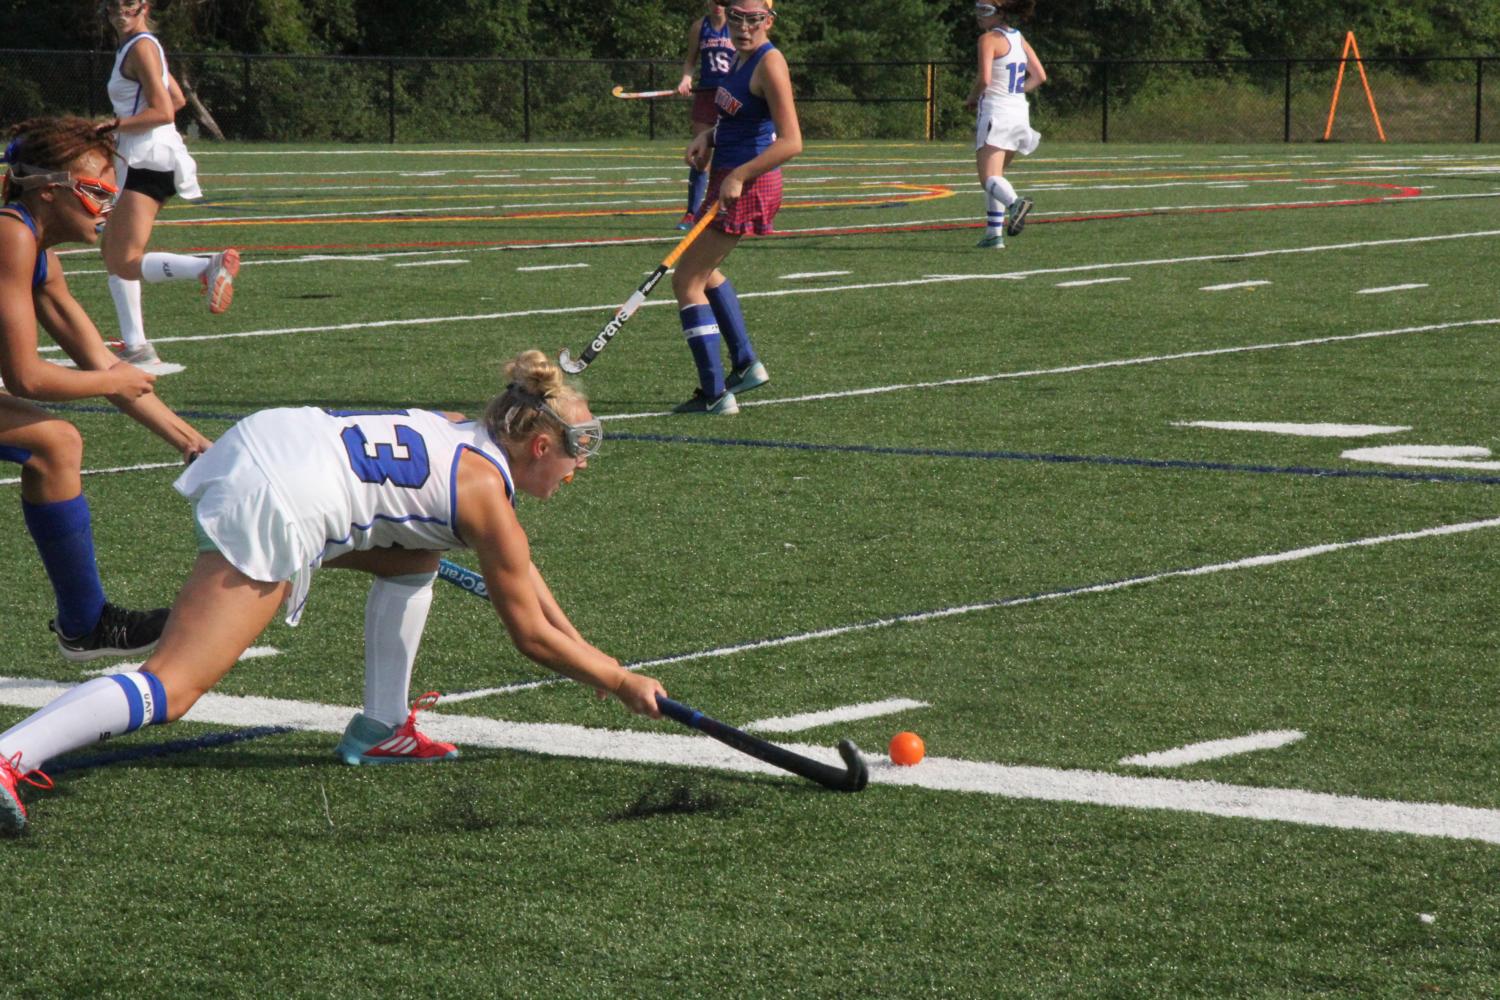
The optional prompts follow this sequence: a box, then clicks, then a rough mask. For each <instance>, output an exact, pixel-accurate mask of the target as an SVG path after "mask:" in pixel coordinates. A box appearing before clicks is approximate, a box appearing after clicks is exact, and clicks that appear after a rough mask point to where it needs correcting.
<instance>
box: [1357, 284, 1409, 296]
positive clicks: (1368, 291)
mask: <svg viewBox="0 0 1500 1000" xmlns="http://www.w3.org/2000/svg"><path fill="white" fill-rule="evenodd" d="M1426 287H1427V286H1426V285H1384V286H1382V287H1380V288H1361V289H1360V290H1359V291H1357V292H1355V293H1354V294H1355V295H1384V294H1385V293H1386V292H1409V291H1411V290H1412V289H1415V288H1426Z"/></svg>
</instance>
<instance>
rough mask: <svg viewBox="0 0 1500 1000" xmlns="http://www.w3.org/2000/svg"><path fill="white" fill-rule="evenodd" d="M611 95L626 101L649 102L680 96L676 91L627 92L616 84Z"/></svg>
mask: <svg viewBox="0 0 1500 1000" xmlns="http://www.w3.org/2000/svg"><path fill="white" fill-rule="evenodd" d="M610 93H611V94H613V95H614V96H615V97H618V98H620V99H621V100H625V101H649V100H651V99H652V98H656V97H677V96H679V95H678V93H677V91H675V90H626V89H625V88H624V87H622V86H620V85H619V84H615V89H614V90H611V91H610Z"/></svg>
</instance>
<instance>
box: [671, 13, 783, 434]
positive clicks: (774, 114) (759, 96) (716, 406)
mask: <svg viewBox="0 0 1500 1000" xmlns="http://www.w3.org/2000/svg"><path fill="white" fill-rule="evenodd" d="M771 4H772V0H737V2H736V3H735V5H734V6H732V7H730V8H729V10H728V12H727V13H726V17H727V19H728V23H729V37H730V40H731V41H733V42H734V50H735V61H734V63H733V65H732V66H731V67H730V70H729V74H728V76H726V77H725V78H724V80H723V82H722V83H720V84H719V89H718V91H717V92H716V93H715V95H714V103H715V104H716V105H717V106H718V109H719V121H718V124H717V125H716V126H715V127H714V129H713V131H711V132H704V133H702V134H701V135H698V136H695V137H694V138H693V142H692V145H690V146H688V150H687V157H686V159H687V162H688V166H690V167H696V168H698V169H702V168H703V167H704V166H705V165H709V164H710V163H711V164H712V169H711V170H710V172H709V178H708V194H707V195H706V196H705V197H704V202H703V203H704V204H705V205H708V204H711V203H713V202H714V201H717V202H718V203H719V214H718V215H717V216H716V217H715V218H714V221H713V222H711V223H709V227H708V229H707V230H705V231H704V233H703V234H702V235H701V236H699V237H698V239H697V240H695V241H694V242H693V244H692V245H691V246H689V247H688V248H687V250H686V251H685V252H684V253H683V255H682V258H681V259H680V260H678V262H677V270H675V271H673V272H672V291H673V292H674V293H676V295H677V308H678V314H679V317H680V318H681V320H682V332H683V334H684V335H685V336H686V337H687V342H688V347H689V348H690V349H691V350H692V352H693V362H694V364H695V365H697V368H698V388H697V390H695V391H694V393H693V396H692V398H691V399H689V400H688V401H687V402H685V403H683V404H682V405H680V406H678V407H677V408H676V410H675V412H677V413H709V414H717V415H728V414H732V413H738V412H739V409H740V408H739V404H738V402H736V400H735V393H736V392H749V391H750V390H751V389H757V388H759V387H760V386H763V385H765V384H766V383H767V382H769V381H770V380H771V377H770V375H768V374H767V373H766V366H765V365H763V364H762V363H761V362H760V359H759V358H757V357H756V354H755V348H754V347H752V346H751V344H750V334H749V332H748V331H747V330H746V328H745V316H744V314H743V313H742V312H741V311H740V300H739V297H738V296H737V295H735V293H734V286H733V285H731V284H730V283H729V279H728V278H726V277H724V274H723V272H722V271H720V270H719V265H720V264H721V263H723V261H724V258H725V257H727V256H729V251H731V250H733V249H734V248H735V247H736V246H737V245H738V244H739V242H740V237H741V236H744V235H746V234H747V233H754V234H763V233H769V232H772V231H773V230H772V225H771V223H772V220H773V219H775V218H776V211H777V209H779V208H780V207H781V165H782V164H783V163H785V162H787V161H788V160H790V159H791V158H792V157H794V156H796V155H797V154H798V153H800V152H802V127H801V126H800V125H799V124H798V122H797V107H796V104H795V103H794V102H793V99H792V79H791V76H790V74H788V72H787V68H786V58H785V57H784V56H783V55H782V54H781V53H780V52H778V51H777V50H776V46H774V45H772V44H771V43H770V41H768V40H767V35H768V34H769V33H770V30H771V24H772V22H773V21H774V20H775V18H776V14H775V12H774V11H773V10H772V9H771ZM699 214H700V215H701V214H702V209H701V208H700V212H699ZM721 340H722V341H723V342H725V343H726V344H727V346H728V347H729V360H730V365H731V368H730V372H729V375H728V376H727V377H726V376H725V374H724V362H723V360H722V358H720V356H719V345H720V341H721Z"/></svg>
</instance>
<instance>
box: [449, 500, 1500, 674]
mask: <svg viewBox="0 0 1500 1000" xmlns="http://www.w3.org/2000/svg"><path fill="white" fill-rule="evenodd" d="M1496 527H1500V518H1490V519H1488V520H1484V521H1464V522H1461V523H1458V524H1442V525H1438V526H1437V527H1433V528H1422V529H1419V530H1417V531H1404V532H1401V533H1399V534H1394V535H1373V536H1370V537H1368V538H1356V539H1354V540H1353V541H1349V542H1328V543H1326V544H1323V545H1312V546H1308V547H1306V548H1300V549H1287V550H1285V551H1282V552H1269V553H1266V554H1265V555H1259V556H1247V557H1245V558H1243V559H1234V560H1231V561H1229V562H1218V563H1209V564H1207V565H1204V566H1194V567H1190V568H1188V569H1174V570H1165V571H1163V572H1161V573H1151V574H1148V575H1146V576H1135V577H1130V578H1128V579H1124V580H1113V581H1110V582H1108V583H1096V584H1093V585H1091V586H1085V587H1070V588H1066V589H1062V590H1054V591H1050V592H1048V593H1045V594H1032V595H1030V596H1027V597H1008V598H1004V599H1002V600H997V601H982V602H980V603H978V604H962V605H958V606H956V607H949V608H939V609H938V610H936V611H916V612H911V613H909V614H904V615H896V616H894V617H892V618H877V619H875V620H873V621H862V622H856V623H854V624H852V625H836V626H834V627H832V628H825V629H817V630H815V631H811V632H799V633H797V634H795V635H787V636H781V637H779V638H776V639H759V640H756V641H754V642H743V643H739V644H737V645H733V646H719V647H717V648H714V649H704V650H699V651H697V652H693V653H681V654H679V655H677V656H664V657H660V658H658V659H654V660H640V661H638V662H635V663H629V664H626V669H627V670H645V669H647V668H649V667H661V666H667V665H671V664H677V663H686V662H688V661H690V660H706V659H710V658H716V657H723V656H735V655H737V654H739V653H748V652H752V651H754V650H760V649H774V648H776V647H779V646H791V645H794V644H796V643H802V642H813V641H816V640H819V639H832V638H835V637H837V636H841V635H850V634H853V633H856V632H868V631H871V630H873V629H879V628H889V627H891V626H893V625H914V624H917V623H920V622H929V621H937V620H939V619H942V618H954V617H957V616H959V615H969V614H974V613H976V612H982V611H994V610H996V609H998V608H1016V607H1021V606H1022V605H1026V604H1038V603H1040V602H1042V601H1055V600H1058V599H1061V598H1068V597H1082V596H1084V595H1086V594H1105V593H1109V592H1111V591H1116V590H1125V589H1126V588H1129V587H1139V586H1143V585H1145V584H1150V583H1159V582H1161V581H1162V580H1173V579H1180V578H1185V577H1194V576H1210V575H1212V574H1215V573H1227V572H1232V571H1235V570H1242V569H1259V568H1260V567H1262V566H1274V565H1278V564H1280V563H1289V562H1298V561H1300V560H1303V559H1311V558H1314V557H1316V556H1325V555H1329V554H1330V553H1334V552H1343V551H1345V550H1348V549H1357V548H1370V547H1373V546H1376V545H1389V544H1391V543H1392V542H1410V541H1416V540H1419V539H1424V538H1437V537H1441V536H1445V535H1458V534H1465V533H1467V532H1470V531H1483V530H1485V529H1488V528H1496ZM561 683H565V681H564V680H563V679H562V678H556V677H548V678H543V679H541V680H535V681H521V682H519V683H516V684H506V685H502V686H500V687H493V688H480V689H477V690H474V691H462V692H459V693H457V694H452V695H445V696H444V697H443V701H444V702H458V701H470V700H472V699H474V698H485V697H488V696H490V695H503V694H515V693H516V692H519V691H529V690H531V689H533V688H539V687H548V686H551V685H553V684H561Z"/></svg>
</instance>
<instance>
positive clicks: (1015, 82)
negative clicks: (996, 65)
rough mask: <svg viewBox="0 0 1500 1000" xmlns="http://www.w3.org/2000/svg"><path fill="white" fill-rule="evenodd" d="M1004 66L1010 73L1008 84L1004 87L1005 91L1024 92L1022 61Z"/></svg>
mask: <svg viewBox="0 0 1500 1000" xmlns="http://www.w3.org/2000/svg"><path fill="white" fill-rule="evenodd" d="M1005 68H1006V70H1007V71H1008V72H1009V73H1010V80H1009V81H1008V83H1009V85H1008V86H1007V87H1006V90H1007V92H1009V93H1012V94H1024V93H1025V92H1026V64H1025V63H1023V62H1022V63H1010V64H1008V65H1007V66H1006V67H1005Z"/></svg>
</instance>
